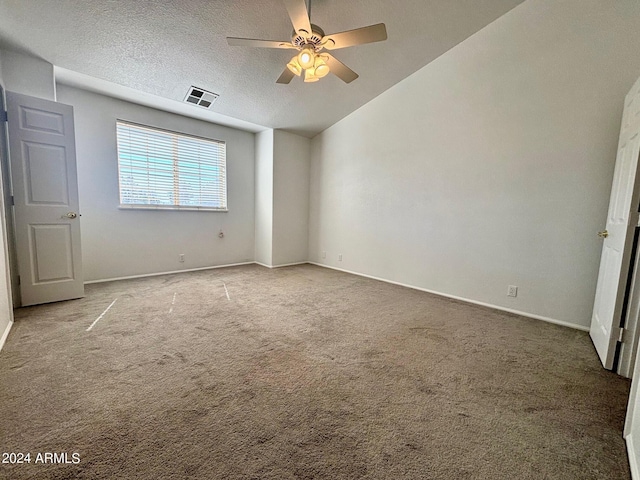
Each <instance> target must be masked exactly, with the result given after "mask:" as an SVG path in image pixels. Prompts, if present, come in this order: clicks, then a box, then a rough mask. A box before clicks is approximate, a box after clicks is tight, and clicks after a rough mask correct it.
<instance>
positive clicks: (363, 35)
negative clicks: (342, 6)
mask: <svg viewBox="0 0 640 480" xmlns="http://www.w3.org/2000/svg"><path fill="white" fill-rule="evenodd" d="M386 39H387V27H385V26H384V23H378V24H376V25H369V26H368V27H362V28H356V29H355V30H348V31H346V32H340V33H334V34H332V35H325V36H324V38H323V39H322V44H323V45H324V48H326V49H327V50H336V49H338V48H345V47H353V46H354V45H362V44H364V43H373V42H381V41H383V40H386Z"/></svg>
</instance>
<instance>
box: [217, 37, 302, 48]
mask: <svg viewBox="0 0 640 480" xmlns="http://www.w3.org/2000/svg"><path fill="white" fill-rule="evenodd" d="M227 43H228V44H229V45H231V46H232V47H261V48H294V49H295V48H296V47H295V46H293V45H292V44H291V43H290V42H278V41H276V40H255V39H253V38H236V37H227Z"/></svg>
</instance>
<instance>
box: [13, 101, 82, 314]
mask: <svg viewBox="0 0 640 480" xmlns="http://www.w3.org/2000/svg"><path fill="white" fill-rule="evenodd" d="M7 112H8V129H9V151H10V159H11V180H12V185H13V196H14V205H15V207H14V220H15V235H16V250H17V254H18V273H19V275H20V298H21V300H22V305H23V306H26V305H34V304H38V303H47V302H55V301H59V300H69V299H72V298H79V297H82V296H83V295H84V285H83V278H82V258H81V251H80V219H79V218H78V217H79V213H78V206H79V205H78V180H77V174H76V147H75V135H74V125H73V108H72V107H70V106H69V105H63V104H61V103H56V102H51V101H49V100H43V99H41V98H34V97H29V96H26V95H20V94H17V93H13V92H7Z"/></svg>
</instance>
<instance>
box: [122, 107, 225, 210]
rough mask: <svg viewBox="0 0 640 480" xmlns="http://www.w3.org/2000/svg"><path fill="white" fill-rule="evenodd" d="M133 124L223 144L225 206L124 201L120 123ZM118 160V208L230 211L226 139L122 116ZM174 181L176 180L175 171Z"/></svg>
mask: <svg viewBox="0 0 640 480" xmlns="http://www.w3.org/2000/svg"><path fill="white" fill-rule="evenodd" d="M119 124H124V125H131V126H133V127H140V128H143V129H148V130H155V131H158V132H161V133H167V134H170V135H177V136H178V137H183V138H189V139H195V140H203V141H205V142H210V143H211V142H213V143H218V144H221V145H222V146H223V148H224V204H225V206H224V207H210V206H198V205H175V204H173V205H162V204H143V203H136V204H134V203H122V200H123V197H122V182H121V162H120V137H119V135H118V125H119ZM115 130H116V131H115V134H116V161H117V163H118V208H119V209H122V210H165V211H201V212H228V211H229V192H228V186H229V182H228V175H227V173H228V171H227V148H226V147H227V142H226V141H224V140H217V139H214V138H207V137H204V136H201V135H193V134H190V133H184V132H179V131H175V130H169V129H166V128H161V127H156V126H153V125H146V124H143V123H138V122H132V121H130V120H124V119H121V118H117V119H116V128H115ZM173 179H174V183H175V181H176V177H175V173H174V177H173Z"/></svg>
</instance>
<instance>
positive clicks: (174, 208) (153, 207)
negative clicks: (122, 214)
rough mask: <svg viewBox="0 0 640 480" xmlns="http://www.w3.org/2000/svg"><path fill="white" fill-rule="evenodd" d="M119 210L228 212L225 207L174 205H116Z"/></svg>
mask: <svg viewBox="0 0 640 480" xmlns="http://www.w3.org/2000/svg"><path fill="white" fill-rule="evenodd" d="M118 208H119V209H121V210H170V211H180V210H182V211H189V212H228V211H229V210H228V209H227V208H213V207H180V206H175V205H118Z"/></svg>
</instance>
